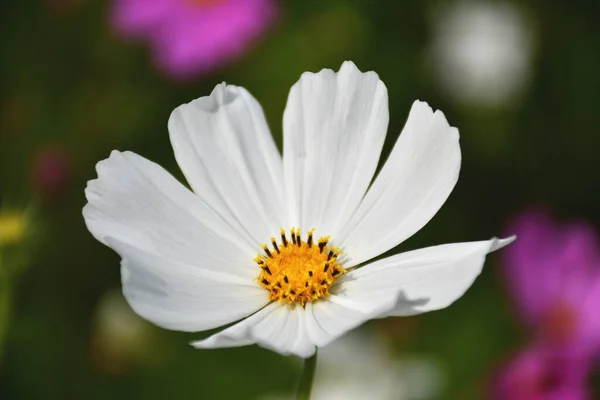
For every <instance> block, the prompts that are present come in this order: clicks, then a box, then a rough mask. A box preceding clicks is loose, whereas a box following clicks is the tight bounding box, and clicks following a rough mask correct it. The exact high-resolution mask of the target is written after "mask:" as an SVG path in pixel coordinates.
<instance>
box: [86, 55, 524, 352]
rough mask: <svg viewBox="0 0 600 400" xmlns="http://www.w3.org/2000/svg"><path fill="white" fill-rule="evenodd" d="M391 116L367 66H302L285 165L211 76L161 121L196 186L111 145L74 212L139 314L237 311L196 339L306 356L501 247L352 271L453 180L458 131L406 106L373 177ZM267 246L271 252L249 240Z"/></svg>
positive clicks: (177, 316)
mask: <svg viewBox="0 0 600 400" xmlns="http://www.w3.org/2000/svg"><path fill="white" fill-rule="evenodd" d="M387 124H388V104H387V91H386V87H385V86H384V84H383V83H382V82H381V81H380V80H379V78H378V76H377V74H375V73H373V72H367V73H361V72H360V71H359V70H358V69H357V68H356V66H355V65H354V64H352V63H350V62H346V63H344V64H343V65H342V67H341V69H340V71H339V72H338V73H335V72H333V71H331V70H328V69H325V70H322V71H321V72H319V73H317V74H312V73H305V74H303V75H302V77H301V79H300V81H299V82H298V83H297V84H295V85H294V86H293V87H292V89H291V91H290V95H289V99H288V104H287V107H286V110H285V113H284V117H283V126H284V149H283V153H284V155H283V159H282V157H281V156H280V155H279V153H278V151H277V148H276V147H275V144H274V142H273V139H272V137H271V134H270V132H269V129H268V127H267V122H266V121H265V116H264V114H263V112H262V109H261V107H260V105H259V104H258V102H257V101H256V100H255V99H254V98H253V97H252V96H251V95H250V93H248V92H247V91H246V90H245V89H243V88H241V87H236V86H226V85H224V84H221V85H218V86H217V87H216V88H215V90H214V91H213V92H212V94H211V95H210V96H208V97H201V98H199V99H197V100H195V101H192V102H191V103H189V104H185V105H182V106H180V107H178V108H176V109H175V111H173V113H172V114H171V117H170V119H169V132H170V137H171V142H172V144H173V149H174V151H175V157H176V159H177V162H178V164H179V166H180V167H181V169H182V171H183V173H184V175H185V176H186V178H187V180H188V182H189V184H190V186H191V187H192V189H193V190H194V192H192V191H190V190H188V189H187V188H186V187H185V186H183V185H182V184H181V183H179V182H178V181H177V180H176V179H175V178H173V177H172V176H171V175H170V174H169V173H167V172H166V171H165V170H164V169H163V168H161V167H160V166H158V165H157V164H154V163H153V162H151V161H148V160H146V159H145V158H143V157H141V156H138V155H137V154H134V153H130V152H123V153H122V152H118V151H113V152H112V154H111V156H110V157H109V158H108V159H106V160H104V161H101V162H99V163H98V165H97V172H98V179H95V180H92V181H90V182H89V183H88V186H87V189H86V197H87V200H88V204H87V205H86V206H85V208H84V210H83V215H84V217H85V221H86V224H87V227H88V229H89V230H90V232H92V234H93V235H94V236H95V237H96V239H98V240H99V241H100V242H102V243H104V244H106V245H107V246H109V247H111V248H112V249H114V250H115V251H116V252H117V253H119V255H120V256H121V257H122V262H121V276H122V281H123V292H124V294H125V297H126V298H127V300H128V301H129V303H130V304H131V306H132V308H133V309H134V310H135V311H136V312H137V313H138V314H139V315H141V316H143V317H144V318H146V319H148V320H149V321H151V322H153V323H155V324H156V325H159V326H161V327H164V328H167V329H174V330H180V331H192V332H195V331H203V330H207V329H213V328H217V327H219V326H222V325H225V324H231V323H233V322H236V321H238V320H240V319H241V321H239V322H237V323H235V324H233V325H231V326H230V327H228V328H226V329H224V330H222V331H221V332H219V333H216V334H214V335H212V336H210V337H209V338H207V339H205V340H201V341H197V342H193V343H192V345H193V346H195V347H198V348H216V347H234V346H245V345H250V344H258V345H260V346H263V347H266V348H269V349H272V350H274V351H277V352H279V353H282V354H295V355H298V356H300V357H309V356H311V355H312V354H313V353H314V352H315V349H316V347H321V346H325V345H327V344H328V343H330V342H332V341H333V340H334V339H336V338H337V337H339V336H341V335H342V334H344V333H345V332H347V331H348V330H350V329H353V328H355V327H357V326H358V325H360V324H362V323H363V322H365V321H367V320H369V319H373V318H382V317H386V316H402V315H412V314H418V313H422V312H426V311H431V310H437V309H440V308H444V307H446V306H448V305H450V304H451V303H452V302H453V301H455V300H456V299H457V298H458V297H460V296H461V295H462V294H463V293H464V292H465V291H466V290H467V288H468V287H469V286H470V285H471V284H472V282H473V281H474V279H475V277H476V276H477V275H478V274H479V273H480V271H481V268H482V266H483V263H484V258H485V255H486V254H487V253H489V252H491V251H494V250H496V249H498V248H500V247H502V246H504V245H506V244H507V243H509V242H510V241H511V240H512V239H505V240H499V239H496V238H493V239H490V240H487V241H480V242H470V243H457V244H447V245H442V246H435V247H429V248H425V249H421V250H416V251H410V252H406V253H402V254H399V255H395V256H392V257H388V258H385V259H382V260H378V261H375V262H372V263H369V264H366V265H364V266H362V267H361V268H356V267H357V266H358V265H359V264H361V263H364V262H366V261H368V260H370V259H372V258H374V257H376V256H378V255H380V254H382V253H383V252H385V251H387V250H389V249H391V248H393V247H394V246H396V245H398V244H399V243H401V242H403V241H404V240H405V239H407V238H409V237H410V236H412V235H413V234H414V233H415V232H417V231H418V230H419V229H421V228H422V227H423V226H424V225H425V224H426V223H427V222H428V221H429V220H430V219H431V218H432V217H433V215H434V214H435V213H436V212H437V211H438V210H439V208H440V207H441V206H442V204H443V203H444V202H445V201H446V198H447V197H448V195H449V194H450V192H451V191H452V188H453V187H454V185H455V184H456V181H457V179H458V172H459V169H460V158H461V155H460V147H459V143H458V130H457V129H456V128H452V127H450V126H449V125H448V122H447V121H446V118H445V117H444V114H443V113H442V112H440V111H436V112H433V111H432V109H431V108H430V107H429V106H428V105H427V104H426V103H423V102H419V101H417V102H415V103H414V105H413V107H412V109H411V111H410V114H409V117H408V121H407V122H406V126H405V127H404V130H403V131H402V134H401V135H400V138H399V139H398V141H397V143H396V145H395V146H394V148H393V150H392V152H391V154H390V156H389V159H388V160H387V162H386V163H385V166H384V167H383V169H382V170H381V172H380V173H379V175H378V176H377V178H376V179H375V180H374V181H373V183H372V184H371V185H370V183H371V180H372V178H373V175H374V173H375V169H376V167H377V163H378V161H379V154H380V152H381V148H382V145H383V141H384V138H385V134H386V129H387ZM367 189H368V190H367ZM300 227H301V228H303V229H305V230H311V231H310V234H309V235H306V234H301V233H300V231H299V229H300ZM284 229H285V231H284ZM313 229H314V231H312V230H313ZM280 232H282V233H281V237H282V238H281V239H278V240H276V239H275V237H274V236H278V235H280ZM305 232H306V231H305ZM313 232H314V233H313ZM317 233H318V234H319V236H320V239H317V236H315V237H314V239H313V236H312V235H316V234H317ZM299 236H302V239H301V241H300V240H299V239H298V237H299ZM309 236H310V239H309ZM284 238H285V240H284ZM271 241H272V242H275V244H276V245H277V248H275V246H274V245H272V244H270V245H269V246H268V247H267V246H266V245H265V246H264V247H262V246H261V245H260V244H261V243H269V242H271ZM257 254H258V256H257ZM269 254H270V256H269ZM265 282H266V283H265Z"/></svg>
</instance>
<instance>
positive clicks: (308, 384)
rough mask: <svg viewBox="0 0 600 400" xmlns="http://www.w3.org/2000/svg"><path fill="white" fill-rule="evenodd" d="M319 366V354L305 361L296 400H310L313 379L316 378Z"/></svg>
mask: <svg viewBox="0 0 600 400" xmlns="http://www.w3.org/2000/svg"><path fill="white" fill-rule="evenodd" d="M316 366H317V352H316V351H315V354H314V355H313V356H312V357H310V358H307V359H305V360H304V369H303V370H302V376H301V377H300V383H299V384H298V392H297V394H296V400H310V392H311V391H312V386H313V379H314V377H315V368H316Z"/></svg>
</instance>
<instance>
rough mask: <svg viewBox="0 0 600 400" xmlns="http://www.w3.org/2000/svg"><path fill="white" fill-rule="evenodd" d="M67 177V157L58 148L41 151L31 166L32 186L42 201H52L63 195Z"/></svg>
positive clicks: (68, 170) (68, 171) (68, 169)
mask: <svg viewBox="0 0 600 400" xmlns="http://www.w3.org/2000/svg"><path fill="white" fill-rule="evenodd" d="M69 175H70V168H69V161H68V158H67V155H66V153H65V152H64V151H63V150H61V149H59V148H46V149H43V150H41V151H40V152H39V153H38V154H37V155H36V157H35V158H34V160H33V164H32V166H31V179H32V181H33V186H34V188H35V190H36V192H37V193H38V194H39V195H40V196H41V197H42V198H43V199H44V200H52V199H54V198H56V197H58V196H60V195H61V194H63V193H64V192H65V190H66V189H67V187H68V183H69Z"/></svg>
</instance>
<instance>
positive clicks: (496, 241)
mask: <svg viewBox="0 0 600 400" xmlns="http://www.w3.org/2000/svg"><path fill="white" fill-rule="evenodd" d="M492 239H493V242H492V245H491V246H490V250H489V252H490V253H491V252H492V251H496V250H500V249H501V248H503V247H506V246H508V245H509V244H511V243H512V242H514V241H515V240H517V235H512V236H509V237H507V238H505V239H500V238H496V237H495V238H492Z"/></svg>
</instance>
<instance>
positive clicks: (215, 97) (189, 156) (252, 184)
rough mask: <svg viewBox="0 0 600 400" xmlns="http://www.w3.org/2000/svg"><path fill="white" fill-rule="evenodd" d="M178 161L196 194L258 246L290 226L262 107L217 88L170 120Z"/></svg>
mask: <svg viewBox="0 0 600 400" xmlns="http://www.w3.org/2000/svg"><path fill="white" fill-rule="evenodd" d="M169 132H170V135H171V142H172V144H173V149H174V151H175V157H176V158H177V162H178V163H179V166H180V167H181V169H182V171H183V173H184V174H185V176H186V178H187V180H188V182H189V183H190V185H191V186H192V188H193V189H194V191H195V192H196V193H197V194H198V195H199V196H201V197H202V198H203V199H204V200H205V201H206V202H207V204H208V205H209V206H210V207H212V208H213V209H215V210H216V211H217V212H219V213H220V214H222V215H223V216H224V217H225V218H226V220H227V221H228V222H229V223H230V224H231V225H232V226H234V227H235V228H236V229H238V230H240V231H241V232H243V233H244V234H246V235H247V236H248V238H249V239H250V240H251V241H252V243H253V244H254V245H257V244H258V243H264V242H267V241H268V240H269V238H270V237H271V236H274V235H276V234H278V233H279V228H280V227H281V226H280V224H281V222H282V221H285V218H286V215H285V213H284V205H285V201H284V193H283V184H282V182H283V172H282V161H281V156H280V155H279V153H278V151H277V148H276V147H275V143H274V142H273V138H272V137H271V134H270V132H269V128H268V126H267V122H266V120H265V116H264V114H263V111H262V109H261V107H260V105H259V104H258V102H257V101H256V100H255V99H254V98H253V97H252V96H251V95H250V93H248V92H247V91H246V90H245V89H243V88H241V87H236V86H226V85H225V84H221V85H217V87H216V88H215V89H214V90H213V92H212V93H211V95H210V96H207V97H201V98H199V99H197V100H194V101H192V102H191V103H189V104H184V105H182V106H180V107H177V108H176V109H175V110H174V111H173V113H172V114H171V117H170V118H169Z"/></svg>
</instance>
